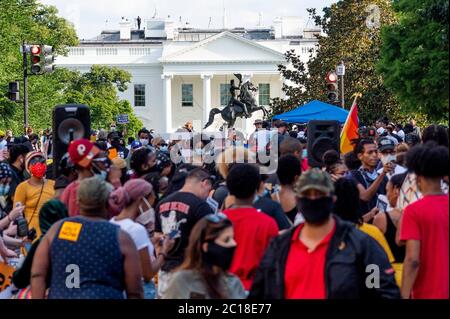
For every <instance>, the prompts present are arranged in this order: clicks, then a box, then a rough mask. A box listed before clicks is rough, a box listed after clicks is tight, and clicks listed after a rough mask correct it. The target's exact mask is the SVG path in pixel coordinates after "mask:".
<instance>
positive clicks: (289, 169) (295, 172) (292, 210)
mask: <svg viewBox="0 0 450 319" xmlns="http://www.w3.org/2000/svg"><path fill="white" fill-rule="evenodd" d="M301 173H302V172H301V168H300V161H299V159H298V158H297V157H296V156H294V155H291V154H288V155H284V156H281V157H280V159H279V160H278V168H277V175H278V178H279V180H280V183H281V188H280V191H279V192H278V193H276V195H275V196H274V197H275V198H274V197H272V198H274V199H276V200H277V201H278V202H279V203H280V204H281V207H282V208H283V211H284V213H285V214H286V216H287V217H288V218H289V220H290V222H291V224H292V225H294V224H295V223H296V217H297V214H298V209H297V199H296V195H295V191H294V185H295V182H296V181H297V180H298V179H299V178H300V175H301ZM299 221H302V218H301V216H300V218H299Z"/></svg>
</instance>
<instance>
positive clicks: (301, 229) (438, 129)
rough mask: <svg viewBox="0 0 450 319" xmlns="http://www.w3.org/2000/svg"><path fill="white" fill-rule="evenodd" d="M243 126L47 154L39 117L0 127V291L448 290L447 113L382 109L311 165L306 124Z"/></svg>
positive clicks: (102, 140)
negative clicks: (431, 120)
mask: <svg viewBox="0 0 450 319" xmlns="http://www.w3.org/2000/svg"><path fill="white" fill-rule="evenodd" d="M254 125H255V132H254V133H252V134H251V135H250V136H249V137H248V138H247V139H246V138H245V137H244V134H242V133H240V132H238V131H236V130H234V129H230V130H228V131H227V134H225V135H224V138H223V139H219V138H217V137H216V138H213V137H212V136H209V135H208V134H207V133H196V132H195V131H194V129H193V126H192V123H186V125H185V126H184V127H182V128H180V129H179V130H177V133H180V134H181V135H182V134H185V135H184V137H186V136H187V138H183V139H182V138H178V137H177V138H171V139H168V140H167V139H164V138H163V137H162V136H160V135H158V134H157V133H155V131H154V130H147V129H145V128H143V129H141V130H140V131H139V132H138V133H137V135H136V136H135V137H129V138H128V139H126V138H125V136H124V134H123V133H122V132H120V131H117V130H116V128H115V127H110V128H109V131H107V130H99V131H92V132H91V137H90V139H77V140H74V141H71V142H70V145H69V146H68V150H67V153H66V154H65V155H64V156H63V157H62V158H61V159H58V160H57V161H53V156H52V154H53V152H52V138H51V135H52V134H51V130H46V131H45V132H42V134H35V133H33V131H32V130H28V131H27V134H26V135H24V136H19V137H13V135H12V133H11V131H8V132H6V133H4V132H2V131H0V152H1V158H0V262H2V263H3V264H5V265H8V266H7V267H12V268H14V272H13V275H12V276H11V282H10V283H8V285H7V287H3V291H0V298H34V299H39V298H49V299H72V298H74V299H76V298H83V299H84V298H89V299H98V298H99V299H123V298H145V299H160V298H182V299H198V298H232V299H242V298H250V299H273V298H275V299H336V298H337V299H342V298H414V299H423V298H425V299H441V298H444V299H447V298H449V280H448V274H449V264H448V256H449V250H448V249H449V233H448V231H449V201H448V183H449V181H448V175H449V174H448V161H449V157H448V156H449V154H448V151H449V149H448V148H449V136H448V128H446V127H444V126H440V125H431V126H428V127H426V128H424V129H423V130H421V129H419V128H418V127H417V126H416V125H415V123H414V122H413V121H411V123H408V124H407V125H404V126H402V125H399V124H394V123H390V122H389V121H388V119H387V118H382V119H379V120H378V121H377V122H376V123H375V126H374V127H365V126H364V127H360V129H359V138H358V139H357V140H354V141H353V143H354V150H353V151H351V152H349V153H347V154H340V153H339V152H338V151H337V150H333V149H330V150H328V151H326V152H325V153H324V154H323V156H322V163H321V165H320V166H318V167H311V166H310V165H309V163H308V151H307V139H308V132H307V129H306V127H305V126H300V125H298V126H290V125H288V124H287V123H284V122H282V121H275V122H273V123H270V122H268V121H262V120H256V121H255V123H254ZM186 134H187V135H186ZM275 141H276V143H274V142H275ZM274 145H275V146H274ZM274 147H275V148H276V152H275V153H274V154H275V156H276V158H275V162H276V168H275V169H274V170H273V171H271V172H270V171H269V172H268V171H267V170H264V169H263V168H267V166H269V165H268V164H267V163H265V162H262V161H261V158H263V156H262V155H268V154H273V151H274ZM206 158H210V159H211V158H212V159H213V160H212V161H210V160H206ZM175 159H177V161H175ZM1 288H2V287H1V286H0V289H1Z"/></svg>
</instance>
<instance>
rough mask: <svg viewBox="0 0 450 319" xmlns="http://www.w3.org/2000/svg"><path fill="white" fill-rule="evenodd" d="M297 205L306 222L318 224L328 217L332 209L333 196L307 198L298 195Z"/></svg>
mask: <svg viewBox="0 0 450 319" xmlns="http://www.w3.org/2000/svg"><path fill="white" fill-rule="evenodd" d="M297 206H298V209H299V210H300V212H301V213H302V215H303V217H304V218H305V221H306V222H307V223H309V224H315V225H320V224H322V223H324V222H325V221H326V220H327V219H328V217H330V215H331V212H332V211H333V198H332V197H322V198H319V199H308V198H306V197H300V198H299V199H298V205H297Z"/></svg>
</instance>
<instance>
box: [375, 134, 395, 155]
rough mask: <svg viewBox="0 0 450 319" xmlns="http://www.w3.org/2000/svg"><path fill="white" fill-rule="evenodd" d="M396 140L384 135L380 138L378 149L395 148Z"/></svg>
mask: <svg viewBox="0 0 450 319" xmlns="http://www.w3.org/2000/svg"><path fill="white" fill-rule="evenodd" d="M394 148H395V142H394V141H393V140H392V139H391V138H389V137H382V138H380V139H379V140H378V150H379V151H380V152H384V151H386V150H393V149H394Z"/></svg>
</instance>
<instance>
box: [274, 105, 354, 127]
mask: <svg viewBox="0 0 450 319" xmlns="http://www.w3.org/2000/svg"><path fill="white" fill-rule="evenodd" d="M347 115H348V111H346V110H344V109H342V108H340V107H337V106H334V105H331V104H328V103H324V102H320V101H317V100H313V101H311V102H309V103H306V104H304V105H301V106H299V107H297V108H296V109H293V110H291V111H288V112H286V113H283V114H278V115H276V116H274V117H273V119H274V120H282V121H284V122H287V123H307V122H309V121H311V120H321V121H325V120H327V121H339V123H341V124H343V123H345V120H346V119H347Z"/></svg>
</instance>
